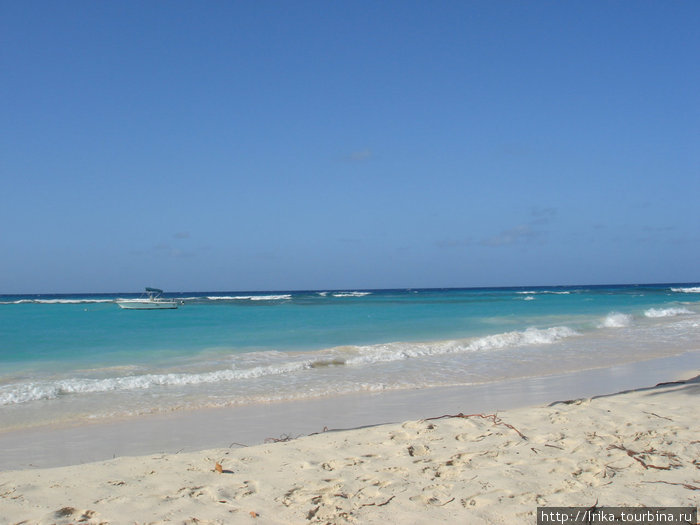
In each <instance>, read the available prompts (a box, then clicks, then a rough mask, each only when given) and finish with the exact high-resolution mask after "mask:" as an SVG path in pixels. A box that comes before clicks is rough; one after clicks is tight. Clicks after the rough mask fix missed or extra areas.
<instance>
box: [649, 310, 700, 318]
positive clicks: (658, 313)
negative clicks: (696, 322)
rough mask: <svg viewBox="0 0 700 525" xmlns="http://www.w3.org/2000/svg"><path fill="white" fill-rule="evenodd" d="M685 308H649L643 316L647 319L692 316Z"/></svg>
mask: <svg viewBox="0 0 700 525" xmlns="http://www.w3.org/2000/svg"><path fill="white" fill-rule="evenodd" d="M692 313H694V312H691V311H690V310H688V309H687V308H649V309H648V310H647V311H646V312H644V315H645V316H647V317H675V316H677V315H686V314H692Z"/></svg>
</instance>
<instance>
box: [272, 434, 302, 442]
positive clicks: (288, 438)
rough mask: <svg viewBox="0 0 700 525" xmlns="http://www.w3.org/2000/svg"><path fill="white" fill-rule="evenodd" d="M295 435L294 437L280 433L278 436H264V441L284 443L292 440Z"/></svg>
mask: <svg viewBox="0 0 700 525" xmlns="http://www.w3.org/2000/svg"><path fill="white" fill-rule="evenodd" d="M297 437H299V436H297ZM297 437H294V436H292V435H291V434H282V435H281V436H280V437H278V438H265V443H286V442H287V441H292V440H293V439H296V438H297Z"/></svg>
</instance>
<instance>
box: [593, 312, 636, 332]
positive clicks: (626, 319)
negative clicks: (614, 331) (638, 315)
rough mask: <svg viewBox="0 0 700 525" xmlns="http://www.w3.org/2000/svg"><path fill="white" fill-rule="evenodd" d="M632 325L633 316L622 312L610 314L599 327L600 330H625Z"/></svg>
mask: <svg viewBox="0 0 700 525" xmlns="http://www.w3.org/2000/svg"><path fill="white" fill-rule="evenodd" d="M631 324H632V316H631V315H628V314H622V313H620V312H610V313H609V314H608V315H607V316H606V317H605V319H603V321H602V322H601V323H600V324H599V325H598V327H599V328H625V327H627V326H629V325H631Z"/></svg>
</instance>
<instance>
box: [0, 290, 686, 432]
mask: <svg viewBox="0 0 700 525" xmlns="http://www.w3.org/2000/svg"><path fill="white" fill-rule="evenodd" d="M167 295H168V297H174V298H176V299H178V300H179V301H182V302H183V305H182V306H181V307H180V308H179V309H177V310H162V311H158V310H148V311H129V310H122V309H120V308H118V306H117V305H116V304H114V299H115V298H116V295H100V296H95V295H72V296H68V295H61V296H0V429H5V430H9V429H18V428H22V427H27V426H34V425H38V424H45V423H55V422H75V421H84V420H86V419H89V420H96V419H97V420H103V419H109V418H115V417H119V418H121V417H125V416H130V415H137V414H148V413H155V412H167V411H173V410H182V409H194V408H203V407H216V406H231V405H245V404H256V403H265V402H270V401H279V400H289V399H314V398H322V397H334V396H343V395H348V394H352V393H363V392H381V391H389V390H401V389H413V388H428V387H440V386H453V385H471V384H488V383H492V382H496V381H502V380H509V379H512V380H516V379H519V378H525V377H538V376H544V375H550V374H556V373H563V372H569V371H577V370H587V369H594V368H600V367H603V366H611V365H615V364H622V363H630V362H635V361H641V360H646V359H651V358H655V357H664V356H669V355H677V354H680V353H683V352H685V351H688V350H698V349H700V287H698V286H697V285H695V284H679V285H638V286H595V287H556V288H509V289H446V290H374V291H372V290H346V291H318V292H264V293H261V292H257V293H256V292H252V293H251V292H242V293H237V292H219V293H213V292H203V293H182V294H167Z"/></svg>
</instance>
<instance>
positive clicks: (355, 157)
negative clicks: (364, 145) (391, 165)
mask: <svg viewBox="0 0 700 525" xmlns="http://www.w3.org/2000/svg"><path fill="white" fill-rule="evenodd" d="M373 157H374V154H373V153H372V150H370V149H363V150H359V151H353V152H352V153H350V154H349V155H346V156H345V157H344V159H345V160H346V161H347V162H365V161H368V160H370V159H371V158H373Z"/></svg>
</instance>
